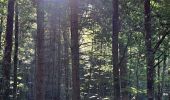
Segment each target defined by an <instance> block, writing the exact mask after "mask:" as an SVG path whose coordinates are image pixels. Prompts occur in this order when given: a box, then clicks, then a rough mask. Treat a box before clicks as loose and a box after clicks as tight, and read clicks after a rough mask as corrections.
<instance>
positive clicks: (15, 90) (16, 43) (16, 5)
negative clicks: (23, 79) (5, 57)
mask: <svg viewBox="0 0 170 100" xmlns="http://www.w3.org/2000/svg"><path fill="white" fill-rule="evenodd" d="M18 30H19V25H18V3H17V2H16V4H15V49H14V84H13V99H14V100H17V98H16V97H17V66H18Z"/></svg>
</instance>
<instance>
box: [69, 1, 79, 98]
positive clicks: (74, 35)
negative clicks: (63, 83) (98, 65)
mask: <svg viewBox="0 0 170 100" xmlns="http://www.w3.org/2000/svg"><path fill="white" fill-rule="evenodd" d="M77 2H78V0H70V7H71V57H72V89H73V91H72V93H73V95H72V99H73V100H80V82H79V80H80V79H79V33H78V3H77Z"/></svg>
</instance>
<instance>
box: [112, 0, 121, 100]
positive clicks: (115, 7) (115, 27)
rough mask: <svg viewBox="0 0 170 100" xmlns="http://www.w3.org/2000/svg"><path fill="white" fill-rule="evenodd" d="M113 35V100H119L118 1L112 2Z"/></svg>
mask: <svg viewBox="0 0 170 100" xmlns="http://www.w3.org/2000/svg"><path fill="white" fill-rule="evenodd" d="M112 2H113V13H112V14H113V19H112V20H113V35H112V60H113V77H114V83H113V84H114V100H120V84H119V74H120V73H119V66H118V59H119V58H118V34H119V13H118V4H119V3H118V0H113V1H112Z"/></svg>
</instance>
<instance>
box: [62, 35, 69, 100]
mask: <svg viewBox="0 0 170 100" xmlns="http://www.w3.org/2000/svg"><path fill="white" fill-rule="evenodd" d="M63 38H64V67H65V92H66V100H69V97H70V95H69V73H70V71H69V42H68V39H69V37H68V36H67V33H66V32H63Z"/></svg>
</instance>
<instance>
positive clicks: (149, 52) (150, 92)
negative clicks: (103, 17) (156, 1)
mask: <svg viewBox="0 0 170 100" xmlns="http://www.w3.org/2000/svg"><path fill="white" fill-rule="evenodd" d="M144 17H145V46H146V63H147V96H148V100H154V52H153V49H152V34H151V7H150V0H144Z"/></svg>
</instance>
